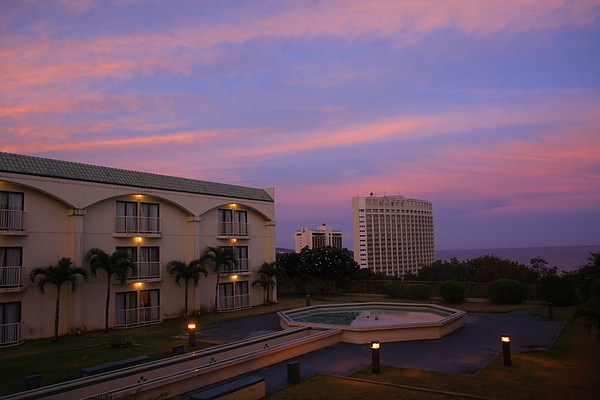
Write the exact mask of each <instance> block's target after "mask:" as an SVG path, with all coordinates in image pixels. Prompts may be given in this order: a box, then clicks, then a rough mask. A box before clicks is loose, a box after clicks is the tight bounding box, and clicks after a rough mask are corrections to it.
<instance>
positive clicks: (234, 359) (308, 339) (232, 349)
mask: <svg viewBox="0 0 600 400" xmlns="http://www.w3.org/2000/svg"><path fill="white" fill-rule="evenodd" d="M340 339H341V332H340V331H336V330H327V331H323V330H313V329H310V328H304V327H302V328H293V329H288V330H284V331H279V332H275V333H271V334H268V335H263V336H258V337H255V338H252V339H249V340H243V341H238V342H233V343H230V344H226V345H221V346H215V347H211V348H208V349H205V350H200V351H194V352H192V353H187V354H183V355H180V356H173V357H170V358H166V359H163V360H158V361H153V362H149V363H146V364H143V365H140V366H136V367H131V368H127V369H122V370H118V371H113V372H107V373H103V374H99V375H95V376H91V377H86V378H80V379H76V380H72V381H69V382H65V383H61V384H56V385H51V386H46V387H42V388H39V389H34V390H29V391H25V392H20V393H16V394H14V395H10V396H7V397H5V399H57V400H58V399H60V400H69V399H73V400H76V399H85V398H89V397H93V396H96V395H99V394H111V395H123V394H126V393H134V392H136V391H137V390H142V391H143V393H144V397H149V396H157V395H159V394H162V393H165V392H169V394H170V396H176V395H179V394H183V393H186V392H189V391H192V390H196V389H199V388H202V387H204V386H208V385H210V384H213V383H216V382H220V381H222V380H225V379H229V378H232V377H234V376H238V375H241V374H245V373H248V372H250V371H254V370H256V369H260V368H263V367H266V366H268V365H271V364H275V363H278V362H281V361H285V360H287V359H290V358H293V357H297V356H298V355H301V354H305V353H308V352H311V351H314V350H318V349H320V348H323V347H326V346H329V345H332V344H335V343H338V342H339V341H340Z"/></svg>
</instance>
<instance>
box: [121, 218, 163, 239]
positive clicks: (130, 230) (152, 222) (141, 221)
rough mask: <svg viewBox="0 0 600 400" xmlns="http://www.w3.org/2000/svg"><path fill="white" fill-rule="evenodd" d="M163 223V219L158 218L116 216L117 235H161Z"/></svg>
mask: <svg viewBox="0 0 600 400" xmlns="http://www.w3.org/2000/svg"><path fill="white" fill-rule="evenodd" d="M161 222H162V221H161V219H160V218H158V217H135V216H116V217H115V233H124V234H129V235H160V234H161V230H160V226H161Z"/></svg>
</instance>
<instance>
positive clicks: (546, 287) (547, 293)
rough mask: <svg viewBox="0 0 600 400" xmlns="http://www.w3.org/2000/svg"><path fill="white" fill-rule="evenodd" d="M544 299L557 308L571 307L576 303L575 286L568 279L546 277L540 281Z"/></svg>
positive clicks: (554, 276) (556, 276)
mask: <svg viewBox="0 0 600 400" xmlns="http://www.w3.org/2000/svg"><path fill="white" fill-rule="evenodd" d="M540 291H541V294H542V299H544V301H549V302H551V303H552V304H554V305H556V306H570V305H572V304H573V303H574V301H575V291H574V290H573V285H572V284H571V281H570V280H569V279H568V278H567V277H560V276H558V275H546V276H544V277H542V279H541V280H540Z"/></svg>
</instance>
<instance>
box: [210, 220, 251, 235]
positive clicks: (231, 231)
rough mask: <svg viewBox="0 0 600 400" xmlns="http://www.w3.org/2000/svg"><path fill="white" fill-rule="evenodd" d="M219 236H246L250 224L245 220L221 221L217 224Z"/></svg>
mask: <svg viewBox="0 0 600 400" xmlns="http://www.w3.org/2000/svg"><path fill="white" fill-rule="evenodd" d="M217 236H225V237H246V236H250V234H249V233H248V224H247V223H245V222H219V223H218V226H217Z"/></svg>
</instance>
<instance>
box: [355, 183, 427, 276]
mask: <svg viewBox="0 0 600 400" xmlns="http://www.w3.org/2000/svg"><path fill="white" fill-rule="evenodd" d="M352 230H353V233H354V260H355V261H356V262H357V263H358V265H359V266H360V267H361V268H370V269H371V270H373V272H376V273H384V274H386V275H389V276H403V275H405V274H408V273H416V272H417V271H418V270H419V268H420V267H421V266H423V265H426V264H431V263H433V262H434V261H435V247H434V236H433V207H432V204H431V202H430V201H426V200H417V199H407V198H404V197H402V196H384V197H375V196H373V194H372V193H371V195H370V196H369V197H353V198H352Z"/></svg>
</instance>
